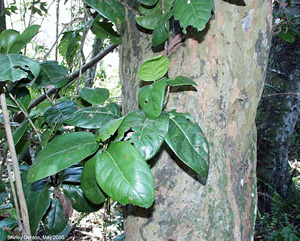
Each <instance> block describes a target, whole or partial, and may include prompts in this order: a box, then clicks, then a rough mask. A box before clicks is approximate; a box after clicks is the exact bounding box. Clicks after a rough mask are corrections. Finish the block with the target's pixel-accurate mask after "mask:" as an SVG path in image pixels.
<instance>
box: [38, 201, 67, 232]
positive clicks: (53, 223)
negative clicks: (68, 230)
mask: <svg viewBox="0 0 300 241" xmlns="http://www.w3.org/2000/svg"><path fill="white" fill-rule="evenodd" d="M43 223H44V227H45V230H46V232H47V234H52V235H54V234H59V233H60V232H61V231H63V230H64V229H65V227H66V226H67V225H68V219H67V217H65V215H64V212H63V206H62V204H61V203H60V201H59V199H57V198H53V199H52V200H51V206H50V209H49V211H48V213H47V215H46V217H45V218H44V220H43Z"/></svg>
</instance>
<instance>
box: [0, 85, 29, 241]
mask: <svg viewBox="0 0 300 241" xmlns="http://www.w3.org/2000/svg"><path fill="white" fill-rule="evenodd" d="M0 100H1V107H2V112H3V119H4V127H5V132H6V137H7V142H8V146H9V150H10V154H11V159H12V164H13V167H14V174H15V179H16V187H17V194H18V198H19V202H20V206H21V214H22V220H23V228H24V229H23V234H24V235H26V236H27V237H30V224H29V216H28V210H27V205H26V200H25V196H24V192H23V187H22V181H21V176H20V169H19V163H18V158H17V153H16V149H15V145H14V140H13V135H12V131H11V126H10V122H9V114H8V110H7V104H6V99H5V93H4V89H3V84H2V82H1V83H0Z"/></svg>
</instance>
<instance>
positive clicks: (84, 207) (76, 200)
mask: <svg viewBox="0 0 300 241" xmlns="http://www.w3.org/2000/svg"><path fill="white" fill-rule="evenodd" d="M62 188H63V191H64V194H65V195H66V196H67V197H68V198H69V199H70V201H71V203H72V207H73V208H74V209H75V210H77V211H78V212H84V213H90V212H95V211H97V210H98V209H100V208H101V207H102V205H96V204H93V203H92V202H90V201H89V200H88V199H87V198H86V197H85V196H84V194H83V191H82V189H81V187H80V186H79V185H69V184H64V185H62Z"/></svg>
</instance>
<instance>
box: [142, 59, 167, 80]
mask: <svg viewBox="0 0 300 241" xmlns="http://www.w3.org/2000/svg"><path fill="white" fill-rule="evenodd" d="M168 70H169V59H168V58H167V57H166V56H163V55H160V56H155V57H152V58H151V59H148V60H147V61H145V62H144V63H142V65H141V67H140V69H139V72H138V76H139V78H140V79H141V80H143V81H154V80H158V79H160V78H161V77H163V76H164V75H165V74H166V73H167V72H168Z"/></svg>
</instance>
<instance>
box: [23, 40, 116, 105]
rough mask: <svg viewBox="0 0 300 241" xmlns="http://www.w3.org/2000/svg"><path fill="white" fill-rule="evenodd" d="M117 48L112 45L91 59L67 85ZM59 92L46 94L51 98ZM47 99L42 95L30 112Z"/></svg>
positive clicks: (51, 91)
mask: <svg viewBox="0 0 300 241" xmlns="http://www.w3.org/2000/svg"><path fill="white" fill-rule="evenodd" d="M117 47H118V45H115V44H113V45H110V46H109V47H108V48H107V49H105V50H104V51H103V52H102V53H100V54H98V55H96V56H95V57H94V58H92V59H91V61H89V62H88V63H86V64H85V65H83V66H82V67H81V68H80V69H78V70H76V71H75V72H73V73H72V74H71V75H70V76H69V80H68V83H67V84H70V83H72V82H73V81H74V80H75V79H76V78H77V77H78V76H79V75H80V73H85V72H86V71H87V70H88V69H89V68H91V67H92V66H94V65H95V64H96V63H98V62H99V61H100V60H101V59H103V58H104V57H105V56H106V55H108V54H109V53H110V52H112V51H113V50H114V49H115V48H117ZM67 84H66V85H67ZM57 90H58V89H55V88H53V89H50V90H48V91H47V92H46V93H47V95H48V96H51V95H53V94H54V93H55V92H56V91H57ZM45 99H47V97H46V95H45V94H43V95H40V96H39V97H37V98H36V99H35V100H34V101H32V102H31V104H30V106H29V107H28V110H31V109H32V108H34V107H35V106H37V105H38V104H40V103H41V102H43V101H44V100H45Z"/></svg>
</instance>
